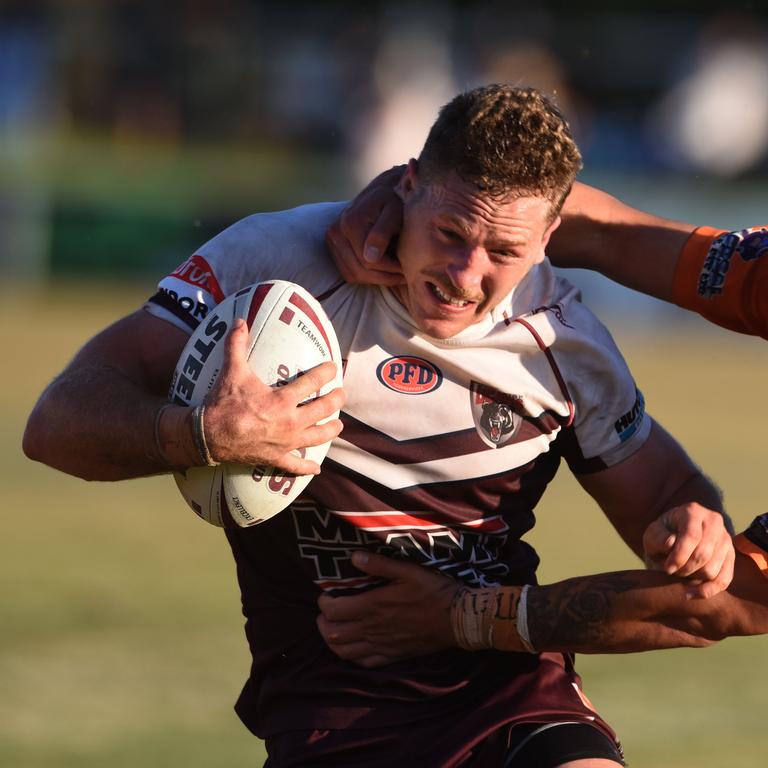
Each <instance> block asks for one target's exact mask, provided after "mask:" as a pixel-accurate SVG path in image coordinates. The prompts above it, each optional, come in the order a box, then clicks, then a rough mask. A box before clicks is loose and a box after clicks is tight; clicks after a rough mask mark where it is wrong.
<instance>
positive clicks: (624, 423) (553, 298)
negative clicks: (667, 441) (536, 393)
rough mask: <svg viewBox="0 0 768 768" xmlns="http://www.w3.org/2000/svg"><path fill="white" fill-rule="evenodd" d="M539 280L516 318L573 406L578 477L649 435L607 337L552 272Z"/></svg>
mask: <svg viewBox="0 0 768 768" xmlns="http://www.w3.org/2000/svg"><path fill="white" fill-rule="evenodd" d="M544 277H545V279H544V280H542V281H539V285H538V287H537V288H536V289H535V290H530V295H529V296H528V297H527V299H526V301H527V302H528V306H527V311H526V312H524V313H523V314H521V315H519V316H517V317H516V318H515V319H516V321H517V322H518V323H519V324H522V325H524V326H525V327H526V328H527V329H528V330H529V333H530V334H531V336H532V337H533V339H534V340H535V343H536V344H537V346H538V347H539V348H540V349H541V350H543V351H544V352H545V353H546V355H547V356H548V357H549V358H550V361H551V364H552V366H553V368H554V370H555V371H556V376H557V377H558V380H559V381H560V382H561V385H562V387H563V389H564V393H565V396H566V398H567V399H568V402H569V403H570V405H571V407H572V412H573V415H572V421H571V425H570V435H571V438H572V439H573V440H572V441H573V446H574V448H575V449H576V450H575V451H574V452H573V455H572V456H571V457H568V456H567V458H569V462H571V465H572V467H574V469H576V470H577V471H580V472H583V471H588V470H589V469H590V468H592V469H599V468H602V467H604V466H610V465H612V464H615V463H617V462H619V461H621V460H623V459H624V458H626V457H627V456H629V455H630V454H631V453H633V452H634V451H635V450H636V449H637V448H639V447H640V445H642V443H643V442H644V441H645V439H646V437H647V435H648V431H649V425H650V420H649V419H647V418H645V416H644V411H645V408H644V401H643V397H642V394H641V393H640V392H639V391H638V389H637V387H636V385H635V381H634V378H633V377H632V374H631V372H630V370H629V367H628V366H627V363H626V362H625V360H624V357H623V355H622V354H621V352H620V350H619V348H618V347H617V345H616V343H615V342H614V340H613V337H612V336H611V334H610V332H609V331H608V329H607V328H606V327H605V326H604V325H603V323H602V322H601V321H600V320H599V319H598V318H597V317H596V316H595V315H594V314H593V313H592V312H591V311H590V310H589V308H587V307H586V306H585V305H584V304H583V303H582V302H581V296H580V294H579V292H578V290H577V289H576V288H574V286H572V285H571V284H570V283H569V282H568V281H567V280H564V279H562V278H558V277H556V276H554V274H552V273H551V269H550V270H549V272H546V271H545V275H544ZM520 298H522V297H520ZM592 460H594V461H592Z"/></svg>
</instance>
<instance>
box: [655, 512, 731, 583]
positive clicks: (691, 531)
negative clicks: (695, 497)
mask: <svg viewBox="0 0 768 768" xmlns="http://www.w3.org/2000/svg"><path fill="white" fill-rule="evenodd" d="M643 547H644V549H645V555H646V563H647V564H648V566H649V567H651V568H654V569H656V570H662V571H665V572H666V573H668V574H670V575H675V576H681V577H686V578H688V579H690V581H691V587H690V589H689V590H688V595H689V596H690V597H700V598H708V597H712V596H713V595H716V594H718V592H722V591H723V590H724V589H727V588H728V585H729V584H730V583H731V579H733V567H734V562H735V552H734V549H733V540H732V538H731V533H730V532H729V530H728V521H727V518H726V517H725V516H724V515H723V514H722V513H720V512H716V511H713V510H711V509H707V508H706V507H703V506H702V505H701V504H697V503H695V502H690V503H688V504H682V505H680V506H678V507H673V508H672V509H668V510H667V511H666V512H664V513H663V514H662V515H660V516H659V518H658V519H657V520H654V521H653V522H652V523H651V524H650V525H649V526H648V528H647V529H646V531H645V534H644V535H643Z"/></svg>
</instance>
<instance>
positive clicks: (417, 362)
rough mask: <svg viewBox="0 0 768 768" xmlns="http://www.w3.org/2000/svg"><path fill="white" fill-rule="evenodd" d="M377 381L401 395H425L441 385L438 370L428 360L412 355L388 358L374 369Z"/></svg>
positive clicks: (441, 378)
mask: <svg viewBox="0 0 768 768" xmlns="http://www.w3.org/2000/svg"><path fill="white" fill-rule="evenodd" d="M376 376H377V377H378V379H379V381H380V382H381V383H382V384H383V385H384V386H385V387H387V389H391V390H392V391H393V392H399V393H400V394H402V395H425V394H426V393H427V392H434V391H435V390H436V389H437V388H438V387H439V386H440V385H441V384H442V383H443V374H442V372H441V371H440V369H439V368H438V367H437V366H436V365H435V364H434V363H430V362H429V361H428V360H424V359H423V358H421V357H413V356H412V355H404V356H402V357H390V358H387V359H386V360H384V361H383V362H381V363H379V365H378V367H377V368H376Z"/></svg>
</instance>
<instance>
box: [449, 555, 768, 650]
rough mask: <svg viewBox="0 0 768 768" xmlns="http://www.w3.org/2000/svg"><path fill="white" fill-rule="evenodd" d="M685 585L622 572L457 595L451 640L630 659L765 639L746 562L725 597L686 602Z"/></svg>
mask: <svg viewBox="0 0 768 768" xmlns="http://www.w3.org/2000/svg"><path fill="white" fill-rule="evenodd" d="M686 592H687V586H686V584H685V582H684V581H682V580H680V579H676V578H675V577H671V576H668V575H666V574H663V573H659V572H652V571H621V572H616V573H605V574H599V575H595V576H584V577H579V578H574V579H568V580H566V581H562V582H558V583H557V584H552V585H547V586H530V585H529V586H527V587H517V586H510V587H496V588H477V589H467V588H462V589H460V590H459V591H458V592H457V594H456V597H455V598H454V602H453V605H452V607H451V619H452V627H453V633H454V637H455V638H456V641H457V644H458V645H459V646H460V647H463V648H466V649H468V650H482V649H487V648H494V649H496V650H500V651H517V652H520V651H529V652H532V651H536V652H541V651H562V652H578V653H629V652H638V651H651V650H660V649H664V648H677V647H684V646H687V647H701V646H706V645H710V644H711V643H714V642H717V641H718V640H722V639H723V638H725V637H730V636H735V635H754V634H762V633H765V632H768V583H767V582H766V581H765V577H764V576H762V575H761V574H760V573H759V571H757V570H756V569H755V568H754V566H753V565H752V564H751V563H750V562H749V561H748V559H747V558H742V559H741V560H740V562H739V564H738V567H737V574H736V578H735V580H734V582H733V584H732V585H731V587H730V589H729V591H728V592H722V593H720V594H718V595H716V596H715V597H712V598H709V599H706V600H704V599H688V597H687V596H686Z"/></svg>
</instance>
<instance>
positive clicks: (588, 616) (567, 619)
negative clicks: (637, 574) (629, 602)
mask: <svg viewBox="0 0 768 768" xmlns="http://www.w3.org/2000/svg"><path fill="white" fill-rule="evenodd" d="M636 586H638V580H637V579H635V578H632V577H628V576H620V575H618V574H606V575H601V576H594V577H590V578H585V579H571V580H569V581H566V582H562V583H560V584H554V585H552V586H548V587H536V588H532V589H531V590H530V591H529V592H528V631H529V634H530V639H531V643H532V645H533V646H534V647H535V648H537V649H540V650H543V649H547V648H552V649H554V648H562V649H565V648H570V647H573V646H575V645H580V646H590V645H595V646H596V647H599V645H600V643H601V641H604V640H605V639H606V638H607V637H609V635H610V633H611V629H612V628H611V625H610V619H611V617H612V615H613V612H614V608H615V604H616V598H617V596H618V595H620V594H622V593H624V592H627V591H629V590H631V589H633V588H634V587H636Z"/></svg>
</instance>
